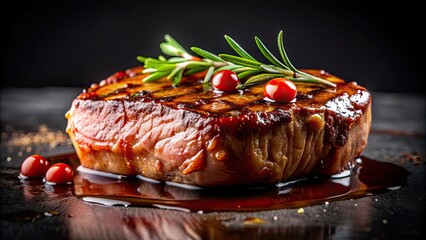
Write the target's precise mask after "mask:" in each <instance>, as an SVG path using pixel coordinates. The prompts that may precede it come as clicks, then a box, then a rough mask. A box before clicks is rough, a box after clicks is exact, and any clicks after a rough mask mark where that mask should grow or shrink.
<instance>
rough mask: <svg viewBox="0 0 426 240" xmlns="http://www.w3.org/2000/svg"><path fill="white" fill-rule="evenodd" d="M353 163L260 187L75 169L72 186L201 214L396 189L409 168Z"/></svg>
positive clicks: (97, 196) (121, 200) (116, 202)
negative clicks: (325, 175) (201, 185)
mask: <svg viewBox="0 0 426 240" xmlns="http://www.w3.org/2000/svg"><path fill="white" fill-rule="evenodd" d="M357 163H358V164H357V165H356V166H355V167H354V168H353V169H352V170H348V171H346V172H344V173H342V174H339V175H335V176H332V177H329V178H313V179H303V180H299V181H294V182H288V183H280V184H277V185H273V186H268V187H262V188H247V187H239V188H237V187H233V188H197V187H193V186H192V187H186V188H184V186H176V185H174V184H170V183H156V182H153V181H145V180H143V178H136V177H134V176H129V177H126V178H123V176H119V177H117V178H112V177H111V176H109V177H106V176H100V175H97V174H94V173H96V172H91V173H88V172H80V171H78V172H77V174H76V175H75V177H74V187H75V194H76V195H77V196H78V197H80V198H81V199H82V200H84V201H86V202H90V203H99V204H103V205H109V206H126V207H127V206H140V207H156V208H164V209H172V210H179V211H185V212H199V213H203V212H212V211H261V210H273V209H282V208H299V207H304V206H308V205H314V204H322V203H325V202H329V201H336V200H345V199H353V198H360V197H364V196H368V195H373V194H377V193H381V192H386V191H392V190H397V189H399V188H401V187H403V186H405V185H406V184H407V178H408V175H409V172H408V171H407V170H405V169H404V168H402V167H400V166H397V165H395V164H392V163H386V162H381V161H376V160H372V159H369V158H366V157H361V158H359V159H357Z"/></svg>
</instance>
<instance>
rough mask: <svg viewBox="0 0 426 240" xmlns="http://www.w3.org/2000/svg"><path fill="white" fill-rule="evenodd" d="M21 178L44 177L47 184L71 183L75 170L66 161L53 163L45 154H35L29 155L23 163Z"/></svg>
mask: <svg viewBox="0 0 426 240" xmlns="http://www.w3.org/2000/svg"><path fill="white" fill-rule="evenodd" d="M19 176H20V178H22V179H28V178H40V177H44V181H45V182H46V183H47V184H53V185H54V184H70V183H72V182H73V176H74V171H73V170H72V168H71V167H70V166H69V165H68V164H66V163H56V164H53V165H51V164H50V162H49V161H48V160H47V159H46V158H44V157H43V156H40V155H37V154H34V155H31V156H29V157H27V158H26V159H25V160H24V162H23V163H22V165H21V173H20V174H19Z"/></svg>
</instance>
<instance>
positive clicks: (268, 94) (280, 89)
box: [212, 70, 297, 102]
mask: <svg viewBox="0 0 426 240" xmlns="http://www.w3.org/2000/svg"><path fill="white" fill-rule="evenodd" d="M238 84H240V79H239V78H238V76H237V74H236V73H235V72H233V71H231V70H221V71H218V72H217V73H216V74H215V75H214V76H213V78H212V85H213V88H214V89H216V90H219V91H223V92H232V91H235V89H236V87H237V86H238ZM296 93H297V89H296V86H295V85H294V83H293V82H291V81H290V80H287V79H285V78H274V79H272V80H270V81H269V82H268V83H266V84H265V87H264V88H263V97H264V98H265V100H268V101H274V102H275V101H276V102H291V101H292V100H293V99H294V98H295V97H296Z"/></svg>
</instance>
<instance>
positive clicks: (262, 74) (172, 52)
mask: <svg viewBox="0 0 426 240" xmlns="http://www.w3.org/2000/svg"><path fill="white" fill-rule="evenodd" d="M283 36H284V33H283V31H280V33H279V34H278V37H277V42H278V50H279V53H280V56H281V59H282V61H281V60H280V59H278V58H277V57H275V56H274V55H273V54H272V53H271V51H270V50H269V49H268V48H267V47H266V46H265V44H263V42H262V41H261V40H260V39H259V38H258V37H255V42H256V45H257V47H258V48H259V50H260V52H261V53H262V54H263V56H264V57H265V58H266V59H267V60H268V63H263V62H260V61H258V60H256V59H255V58H254V57H252V56H251V55H250V54H249V53H248V52H247V51H246V50H244V49H243V48H242V47H241V46H240V45H239V44H238V43H237V42H236V41H235V40H234V39H232V38H231V37H229V36H227V35H225V40H226V41H227V42H228V44H229V46H230V47H231V48H232V49H233V50H234V51H235V53H236V54H237V55H231V54H219V55H216V54H214V53H211V52H209V51H207V50H204V49H201V48H199V47H191V50H192V51H193V52H194V53H195V54H197V55H198V56H199V57H198V56H194V55H192V54H190V53H189V52H188V51H186V50H185V49H184V48H183V47H182V45H180V44H179V43H178V42H177V41H176V40H175V39H173V38H172V37H171V36H170V35H165V36H164V40H165V42H163V43H161V44H160V49H161V51H162V52H163V53H164V54H165V55H168V56H170V58H168V59H167V58H165V57H164V56H159V57H158V58H150V57H143V56H138V57H137V60H138V61H140V62H141V63H143V64H144V67H145V69H144V70H143V71H142V72H143V73H150V74H149V75H148V76H146V77H145V78H144V79H142V81H144V82H153V81H156V80H158V79H160V78H163V77H166V78H167V79H169V80H170V81H171V82H172V84H173V86H178V85H179V84H180V82H181V80H182V77H183V76H185V75H190V74H194V73H197V72H201V71H207V72H206V75H205V77H204V83H208V82H209V81H210V79H211V77H212V76H213V75H214V74H215V73H216V72H218V71H220V70H222V69H230V70H232V71H234V72H236V73H237V74H238V77H239V78H240V79H246V78H247V80H246V81H245V82H243V83H242V84H240V85H238V86H237V89H243V88H246V87H249V86H253V85H256V84H260V83H263V82H265V81H269V80H270V79H272V78H276V77H285V78H287V79H289V80H291V81H294V82H305V83H315V84H321V85H325V86H329V87H335V86H336V85H335V84H334V83H332V82H330V81H328V80H325V79H322V78H319V77H316V76H313V75H311V74H308V73H305V72H302V71H300V70H298V69H297V68H295V67H294V65H293V64H292V63H291V62H290V59H289V58H288V56H287V53H286V51H285V48H284V41H283V38H284V37H283Z"/></svg>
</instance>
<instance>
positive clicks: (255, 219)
mask: <svg viewBox="0 0 426 240" xmlns="http://www.w3.org/2000/svg"><path fill="white" fill-rule="evenodd" d="M243 223H244V224H246V225H252V224H263V223H265V220H263V219H261V218H258V217H248V218H246V219H244V220H243Z"/></svg>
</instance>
